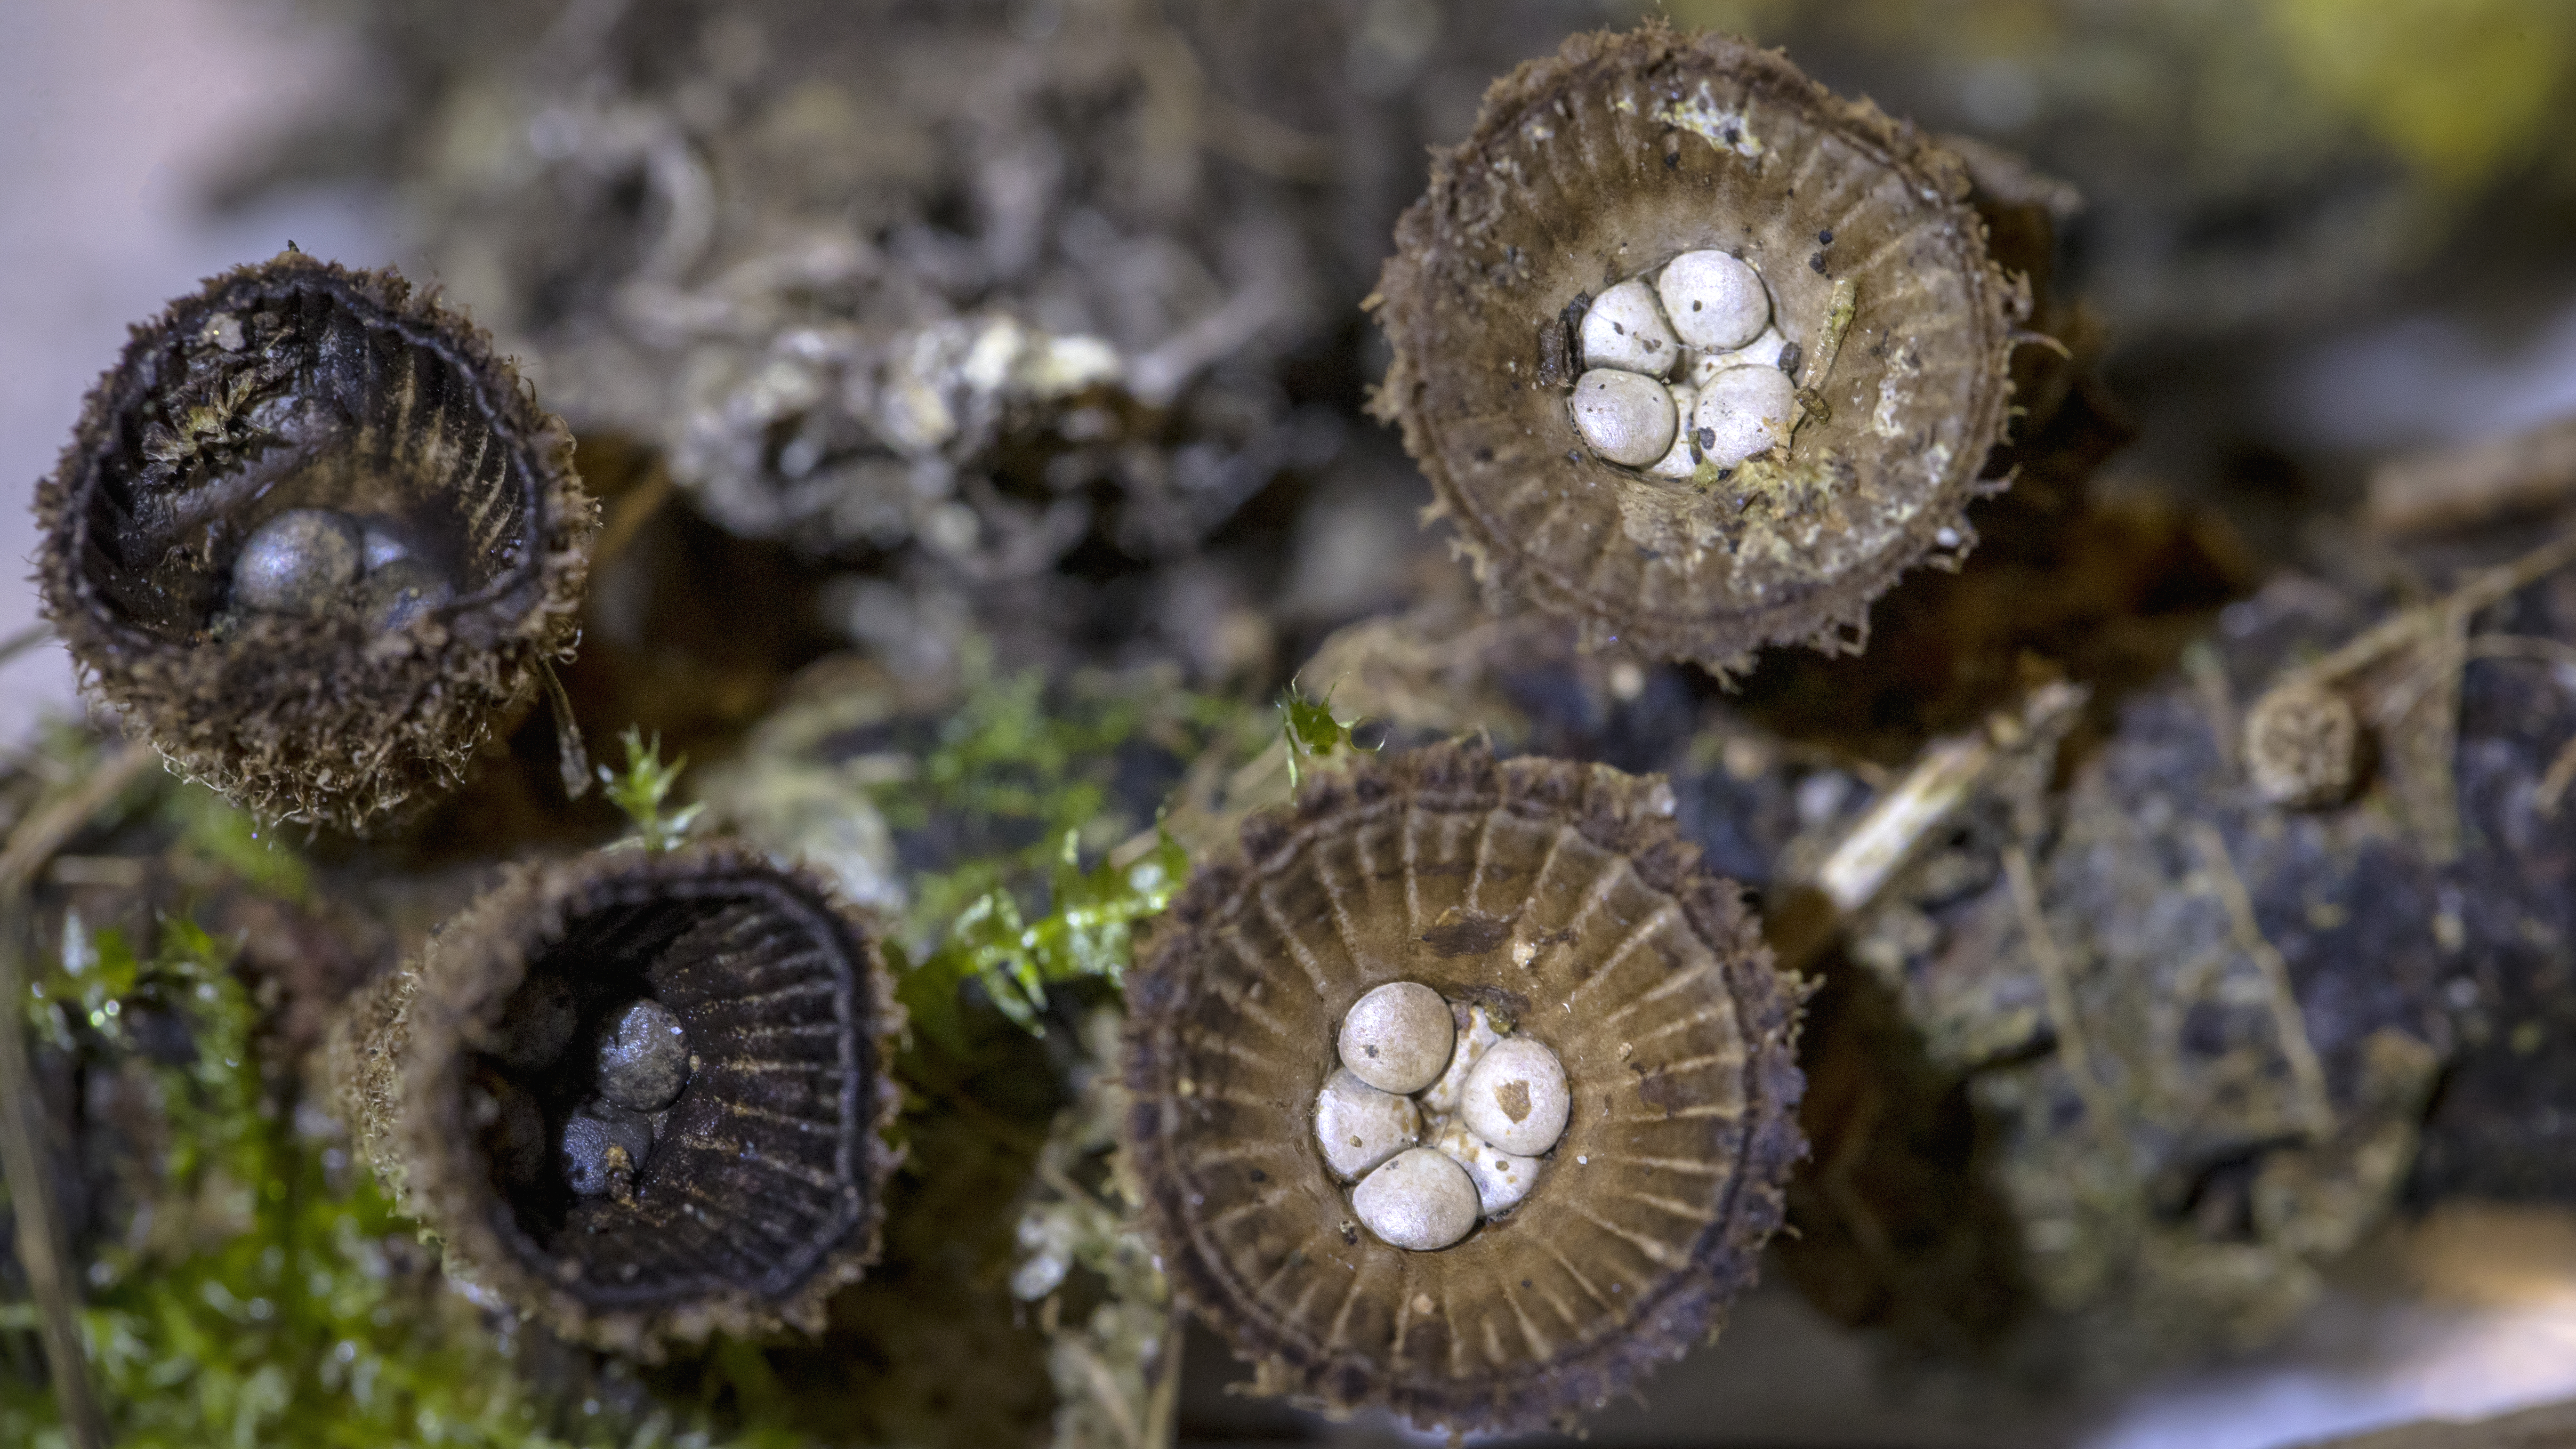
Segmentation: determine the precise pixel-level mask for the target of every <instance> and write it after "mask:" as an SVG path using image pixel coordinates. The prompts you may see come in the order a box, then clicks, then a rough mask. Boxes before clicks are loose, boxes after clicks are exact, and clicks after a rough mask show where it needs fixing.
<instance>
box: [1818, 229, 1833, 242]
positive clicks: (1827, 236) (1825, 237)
mask: <svg viewBox="0 0 2576 1449" xmlns="http://www.w3.org/2000/svg"><path fill="white" fill-rule="evenodd" d="M1816 244H1817V245H1818V246H1828V247H1829V246H1832V245H1833V244H1834V229H1833V228H1832V227H1826V228H1825V229H1824V230H1823V231H1820V232H1818V233H1816Z"/></svg>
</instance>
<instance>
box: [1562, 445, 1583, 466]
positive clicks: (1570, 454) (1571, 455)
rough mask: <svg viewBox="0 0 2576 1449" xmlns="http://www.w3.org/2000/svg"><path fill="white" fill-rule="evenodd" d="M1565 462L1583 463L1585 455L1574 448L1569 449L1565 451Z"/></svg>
mask: <svg viewBox="0 0 2576 1449" xmlns="http://www.w3.org/2000/svg"><path fill="white" fill-rule="evenodd" d="M1565 461H1567V462H1569V463H1580V462H1582V461H1583V455H1582V454H1581V453H1578V452H1576V451H1575V450H1574V449H1572V448H1568V449H1566V450H1565Z"/></svg>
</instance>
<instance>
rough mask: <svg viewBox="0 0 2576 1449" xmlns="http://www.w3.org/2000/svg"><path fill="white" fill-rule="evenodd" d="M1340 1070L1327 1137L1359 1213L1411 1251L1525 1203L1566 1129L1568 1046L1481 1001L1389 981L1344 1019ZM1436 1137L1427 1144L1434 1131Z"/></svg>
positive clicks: (1328, 1153)
mask: <svg viewBox="0 0 2576 1449" xmlns="http://www.w3.org/2000/svg"><path fill="white" fill-rule="evenodd" d="M1338 1045H1339V1048H1340V1052H1341V1062H1342V1065H1341V1068H1340V1070H1338V1071H1336V1072H1334V1073H1333V1075H1332V1076H1331V1078H1330V1079H1328V1080H1327V1081H1326V1082H1325V1083H1324V1089H1323V1091H1322V1092H1320V1093H1318V1094H1317V1095H1316V1098H1315V1142H1316V1145H1317V1146H1319V1147H1321V1148H1322V1149H1323V1152H1324V1161H1325V1162H1326V1164H1327V1165H1329V1166H1330V1167H1331V1168H1332V1169H1333V1172H1334V1173H1335V1174H1336V1175H1337V1176H1339V1177H1341V1178H1342V1179H1344V1180H1345V1181H1349V1180H1353V1179H1356V1180H1357V1181H1358V1183H1359V1185H1358V1186H1357V1187H1356V1188H1354V1189H1352V1191H1351V1211H1352V1213H1353V1214H1354V1215H1355V1216H1357V1217H1358V1219H1359V1221H1360V1223H1361V1225H1362V1226H1364V1227H1366V1228H1367V1229H1368V1230H1369V1231H1370V1232H1372V1233H1375V1234H1377V1235H1378V1237H1380V1238H1382V1239H1384V1240H1385V1241H1387V1242H1389V1243H1392V1244H1394V1245H1395V1246H1397V1247H1399V1248H1411V1249H1414V1250H1416V1251H1426V1252H1427V1251H1429V1250H1432V1249H1435V1248H1445V1247H1448V1246H1449V1245H1451V1244H1453V1243H1455V1242H1457V1241H1458V1240H1459V1239H1461V1238H1464V1237H1465V1236H1467V1234H1469V1233H1471V1232H1473V1231H1475V1228H1476V1224H1477V1222H1478V1221H1480V1220H1481V1219H1484V1218H1489V1217H1493V1216H1494V1215H1496V1214H1498V1213H1505V1212H1509V1211H1511V1210H1512V1209H1513V1208H1514V1207H1517V1206H1519V1205H1520V1202H1521V1200H1522V1199H1523V1198H1526V1197H1528V1196H1529V1194H1530V1189H1531V1188H1533V1187H1535V1186H1537V1184H1538V1177H1539V1171H1540V1169H1541V1167H1542V1166H1544V1163H1543V1162H1542V1160H1541V1159H1542V1158H1544V1156H1545V1155H1546V1153H1547V1152H1548V1150H1549V1149H1550V1148H1552V1147H1554V1146H1555V1145H1556V1139H1557V1138H1559V1137H1561V1136H1563V1135H1564V1133H1565V1119H1566V1113H1567V1110H1568V1104H1569V1101H1570V1099H1569V1097H1568V1095H1567V1086H1566V1080H1565V1067H1564V1065H1563V1064H1562V1063H1561V1062H1559V1061H1558V1060H1557V1058H1556V1053H1554V1052H1552V1051H1549V1050H1548V1049H1547V1047H1546V1046H1545V1045H1544V1044H1542V1043H1540V1042H1537V1041H1534V1040H1532V1039H1530V1038H1528V1037H1519V1036H1515V1037H1505V1036H1503V1035H1501V1034H1500V1033H1499V1032H1497V1031H1496V1030H1495V1027H1494V1023H1493V1018H1492V1017H1491V1016H1489V1015H1488V1014H1487V1013H1486V1011H1485V1008H1484V1007H1483V1006H1481V1005H1472V1004H1464V1003H1452V1002H1450V1001H1449V1000H1447V999H1446V998H1444V997H1443V996H1441V994H1440V993H1439V992H1437V991H1434V990H1432V989H1431V988H1430V987H1428V986H1424V985H1422V984H1421V983H1420V982H1415V981H1390V982H1388V983H1387V984H1386V985H1384V986H1381V987H1378V988H1377V989H1376V990H1374V991H1371V992H1370V993H1368V994H1367V995H1366V996H1363V997H1361V998H1360V999H1359V1001H1358V1002H1357V1004H1355V1005H1353V1006H1352V1007H1351V1010H1350V1014H1349V1015H1348V1016H1346V1017H1344V1018H1343V1020H1342V1030H1341V1035H1340V1041H1339V1043H1338ZM1426 1140H1427V1141H1428V1143H1429V1145H1428V1146H1424V1145H1422V1144H1423V1143H1424V1142H1425V1141H1426Z"/></svg>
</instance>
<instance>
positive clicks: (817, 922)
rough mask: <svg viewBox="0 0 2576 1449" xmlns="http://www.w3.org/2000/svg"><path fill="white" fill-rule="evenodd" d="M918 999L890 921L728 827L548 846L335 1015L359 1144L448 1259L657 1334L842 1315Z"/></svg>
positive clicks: (514, 1296) (336, 1062)
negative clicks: (608, 847) (746, 847)
mask: <svg viewBox="0 0 2576 1449" xmlns="http://www.w3.org/2000/svg"><path fill="white" fill-rule="evenodd" d="M898 1021H899V1016H898V1012H897V1009H896V1008H895V1007H894V1005H893V1004H892V1000H891V997H890V995H889V993H888V991H887V989H886V985H885V980H884V973H883V969H882V967H881V966H880V965H879V963H878V959H877V945H876V941H875V937H874V932H873V930H872V928H871V926H870V924H869V923H868V922H867V921H865V920H863V919H861V918H859V917H857V916H854V915H853V914H852V913H851V912H849V911H848V910H846V909H845V908H843V907H842V906H841V905H840V904H839V903H838V902H837V901H836V900H835V899H834V898H833V897H832V895H831V893H830V892H829V890H828V889H827V888H826V887H824V886H822V885H821V884H820V883H818V882H817V881H815V880H813V879H812V878H810V877H808V876H807V875H806V874H804V873H803V872H801V871H789V870H782V869H780V868H778V867H777V866H774V865H771V864H769V863H768V862H766V861H764V860H761V859H759V858H758V857H755V856H751V855H748V854H743V853H738V852H735V851H732V850H729V849H721V848H713V849H698V850H689V851H682V852H675V853H671V854H647V853H644V852H640V851H638V852H613V853H607V854H600V855H592V856H588V857H584V858H582V859H579V860H575V861H571V862H566V863H561V864H553V865H544V866H535V867H529V868H525V869H523V870H521V871H519V872H518V873H517V874H515V875H514V876H512V877H511V878H510V879H509V880H508V881H507V882H505V883H504V884H503V885H501V886H499V887H497V888H496V889H495V890H494V891H493V892H492V893H491V894H489V895H487V896H485V897H484V898H483V899H482V900H480V901H478V902H477V903H476V904H475V905H474V906H473V907H472V908H471V909H469V910H468V911H467V912H466V913H465V914H464V915H463V916H461V917H459V918H457V919H456V920H453V921H450V922H448V923H447V924H446V925H445V926H444V927H443V928H442V929H441V930H439V931H438V932H437V933H436V934H435V935H433V936H432V938H431V940H430V942H429V944H428V946H427V948H426V949H425V950H424V951H423V952H422V954H421V955H420V957H419V958H418V959H417V960H415V961H414V962H412V963H410V964H408V965H406V966H405V967H403V968H402V969H401V970H400V971H397V972H395V973H394V974H393V975H391V976H389V977H387V978H385V979H384V980H383V981H382V982H380V983H378V985H377V986H376V987H374V988H372V989H371V990H370V991H369V992H368V993H366V994H365V995H362V996H361V997H360V998H359V999H358V1001H357V1003H356V1004H355V1005H354V1006H353V1008H352V1010H351V1012H350V1014H349V1015H348V1016H347V1017H346V1018H345V1019H344V1020H343V1021H342V1022H341V1023H340V1025H339V1027H338V1029H337V1030H336V1032H335V1034H334V1039H333V1042H332V1069H333V1073H334V1075H335V1077H336V1079H337V1080H338V1082H339V1085H340V1089H341V1091H342V1092H343V1094H344V1097H345V1099H346V1101H347V1103H348V1106H349V1108H350V1111H351V1116H352V1118H353V1119H354V1123H355V1126H356V1127H357V1130H358V1134H359V1139H360V1142H361V1145H362V1146H363V1148H364V1149H365V1151H366V1153H367V1155H368V1156H369V1157H370V1159H371V1160H372V1161H373V1163H374V1165H375V1168H376V1170H377V1172H378V1174H379V1175H380V1176H382V1177H383V1178H384V1179H385V1181H386V1183H387V1184H388V1186H390V1187H391V1188H392V1189H393V1190H394V1192H395V1193H396V1195H397V1198H398V1200H399V1201H400V1203H401V1204H402V1206H403V1208H404V1209H405V1210H406V1211H407V1212H409V1213H411V1214H412V1215H413V1216H414V1217H417V1218H418V1219H419V1220H420V1221H421V1222H422V1223H423V1224H424V1225H426V1226H427V1227H428V1228H430V1229H431V1230H432V1231H433V1232H435V1233H436V1234H437V1235H438V1237H439V1238H440V1239H441V1240H442V1241H443V1242H444V1244H445V1249H446V1257H447V1264H448V1268H449V1271H450V1272H452V1273H455V1274H457V1275H459V1276H461V1277H464V1278H466V1279H469V1280H471V1281H473V1282H475V1283H477V1284H479V1285H481V1286H482V1287H483V1288H484V1289H486V1290H488V1291H490V1292H492V1293H494V1294H496V1295H497V1296H498V1297H500V1298H501V1299H503V1300H506V1301H507V1302H509V1303H510V1304H512V1305H513V1306H515V1307H517V1308H518V1309H519V1310H520V1311H522V1312H525V1313H530V1314H534V1315H537V1316H539V1317H541V1318H543V1319H545V1320H546V1321H547V1322H549V1323H550V1324H552V1325H553V1326H554V1327H555V1328H556V1329H557V1330H558V1331H561V1332H564V1333H566V1334H568V1335H571V1336H574V1337H578V1338H581V1339H583V1340H585V1341H588V1342H592V1343H596V1344H599V1345H601V1346H603V1347H608V1348H614V1349H618V1350H621V1351H625V1352H636V1353H646V1354H651V1353H658V1352H659V1351H660V1347H661V1345H662V1344H663V1343H664V1342H666V1341H670V1340H680V1339H695V1338H699V1337H703V1336H704V1335H705V1334H706V1333H708V1332H709V1331H711V1330H717V1329H721V1330H725V1331H728V1332H752V1331H759V1330H762V1329H766V1328H770V1327H774V1326H776V1325H778V1324H780V1323H787V1324H794V1325H797V1326H800V1327H804V1328H807V1329H814V1328H819V1327H820V1325H821V1318H822V1303H823V1300H824V1298H825V1297H826V1296H827V1295H828V1294H829V1293H830V1292H831V1291H832V1290H833V1289H835V1288H837V1287H839V1286H840V1285H842V1284H844V1283H846V1282H849V1281H851V1280H853V1279H855V1278H857V1277H858V1276H859V1273H860V1270H861V1268H862V1267H864V1266H865V1264H866V1263H867V1262H868V1261H869V1260H870V1259H871V1258H872V1257H873V1256H874V1254H875V1251H876V1236H877V1224H878V1220H879V1218H880V1216H881V1215H882V1202H883V1186H884V1180H885V1174H886V1171H887V1169H888V1168H889V1166H890V1165H891V1163H892V1160H893V1156H894V1154H893V1152H892V1150H891V1149H890V1148H889V1147H887V1145H886V1143H885V1141H884V1138H883V1132H884V1129H885V1127H886V1126H887V1124H889V1123H890V1122H891V1121H892V1119H893V1115H894V1111H895V1105H896V1096H895V1089H894V1085H893V1083H892V1082H891V1081H890V1080H888V1078H887V1077H886V1075H885V1063H886V1061H887V1058H888V1055H889V1052H890V1050H891V1033H892V1032H893V1030H894V1029H895V1027H896V1026H897V1024H898Z"/></svg>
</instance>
